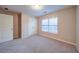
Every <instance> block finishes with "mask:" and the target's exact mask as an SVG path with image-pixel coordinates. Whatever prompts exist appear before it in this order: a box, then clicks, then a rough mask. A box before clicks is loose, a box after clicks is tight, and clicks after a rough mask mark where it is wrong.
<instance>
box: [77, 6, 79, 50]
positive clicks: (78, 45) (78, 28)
mask: <svg viewBox="0 0 79 59" xmlns="http://www.w3.org/2000/svg"><path fill="white" fill-rule="evenodd" d="M77 50H78V51H79V6H77Z"/></svg>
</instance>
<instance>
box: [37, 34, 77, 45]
mask: <svg viewBox="0 0 79 59" xmlns="http://www.w3.org/2000/svg"><path fill="white" fill-rule="evenodd" d="M39 35H41V36H44V37H47V38H50V39H55V40H57V41H60V42H64V43H66V44H70V45H74V46H76V44H75V43H72V42H67V41H64V40H60V39H57V38H51V37H48V36H45V35H42V34H39Z"/></svg>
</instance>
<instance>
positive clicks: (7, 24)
mask: <svg viewBox="0 0 79 59" xmlns="http://www.w3.org/2000/svg"><path fill="white" fill-rule="evenodd" d="M0 35H1V36H0V43H2V42H6V41H9V40H13V16H11V15H6V14H0Z"/></svg>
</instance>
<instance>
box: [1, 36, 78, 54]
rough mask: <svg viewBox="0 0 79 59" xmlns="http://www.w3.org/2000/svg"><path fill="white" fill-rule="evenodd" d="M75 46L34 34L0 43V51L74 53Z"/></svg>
mask: <svg viewBox="0 0 79 59" xmlns="http://www.w3.org/2000/svg"><path fill="white" fill-rule="evenodd" d="M76 52H77V51H76V48H75V47H74V46H72V45H69V44H65V43H63V42H59V41H56V40H54V39H49V38H46V37H43V36H39V35H34V36H32V37H29V38H27V39H17V40H12V41H8V42H4V43H0V53H76Z"/></svg>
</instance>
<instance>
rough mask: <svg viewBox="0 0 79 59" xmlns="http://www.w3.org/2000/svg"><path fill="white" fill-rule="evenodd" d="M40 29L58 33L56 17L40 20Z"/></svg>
mask: <svg viewBox="0 0 79 59" xmlns="http://www.w3.org/2000/svg"><path fill="white" fill-rule="evenodd" d="M41 24H42V31H44V32H49V33H58V18H57V17H52V18H48V19H43V20H42V23H41Z"/></svg>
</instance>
